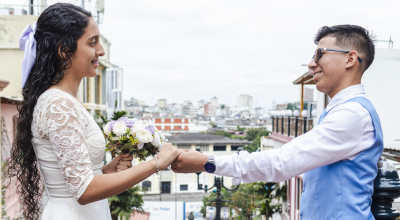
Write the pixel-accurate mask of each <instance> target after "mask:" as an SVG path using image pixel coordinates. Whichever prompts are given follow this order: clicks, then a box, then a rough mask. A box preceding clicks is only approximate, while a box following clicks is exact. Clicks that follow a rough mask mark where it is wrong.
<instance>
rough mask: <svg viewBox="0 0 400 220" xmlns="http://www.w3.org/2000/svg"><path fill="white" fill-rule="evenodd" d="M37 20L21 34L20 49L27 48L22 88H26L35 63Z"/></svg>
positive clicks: (23, 65) (23, 66) (23, 63)
mask: <svg viewBox="0 0 400 220" xmlns="http://www.w3.org/2000/svg"><path fill="white" fill-rule="evenodd" d="M35 32H36V21H35V22H34V23H33V27H31V25H29V24H28V26H26V28H25V29H24V31H22V33H21V36H19V49H20V50H21V51H23V50H25V53H24V60H23V61H22V75H21V88H24V86H25V83H26V80H27V79H28V77H29V73H30V72H31V69H32V67H33V64H34V63H35V59H36V40H35V37H34V36H35Z"/></svg>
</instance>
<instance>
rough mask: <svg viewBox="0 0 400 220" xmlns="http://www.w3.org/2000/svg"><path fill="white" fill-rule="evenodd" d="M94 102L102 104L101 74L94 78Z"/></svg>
mask: <svg viewBox="0 0 400 220" xmlns="http://www.w3.org/2000/svg"><path fill="white" fill-rule="evenodd" d="M94 102H95V103H96V104H100V76H99V75H97V76H96V77H95V78H94Z"/></svg>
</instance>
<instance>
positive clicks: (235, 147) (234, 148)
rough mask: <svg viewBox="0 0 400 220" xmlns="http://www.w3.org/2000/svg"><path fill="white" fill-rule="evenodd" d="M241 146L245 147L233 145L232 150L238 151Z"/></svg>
mask: <svg viewBox="0 0 400 220" xmlns="http://www.w3.org/2000/svg"><path fill="white" fill-rule="evenodd" d="M239 147H243V146H232V147H231V150H233V151H236V150H238V148H239Z"/></svg>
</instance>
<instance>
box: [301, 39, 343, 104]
mask: <svg viewBox="0 0 400 220" xmlns="http://www.w3.org/2000/svg"><path fill="white" fill-rule="evenodd" d="M335 41H336V39H335V38H334V37H330V36H326V37H324V38H322V39H321V40H320V41H319V43H318V46H317V48H329V49H338V50H343V48H340V47H338V46H337V45H335ZM317 48H316V49H317ZM321 53H322V55H321V58H320V59H319V60H318V61H317V62H315V61H314V59H312V60H311V62H310V63H309V64H308V68H309V69H311V70H313V79H314V82H315V83H316V86H317V89H318V91H320V92H322V93H326V94H328V95H329V96H330V94H335V92H336V90H337V89H338V87H339V85H340V83H341V82H342V80H343V77H344V76H345V74H344V73H345V64H346V53H339V52H335V51H321ZM331 98H332V97H331Z"/></svg>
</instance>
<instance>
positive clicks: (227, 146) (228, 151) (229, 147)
mask: <svg viewBox="0 0 400 220" xmlns="http://www.w3.org/2000/svg"><path fill="white" fill-rule="evenodd" d="M231 150H232V147H231V145H230V144H228V145H226V154H227V155H232V153H231Z"/></svg>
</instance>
